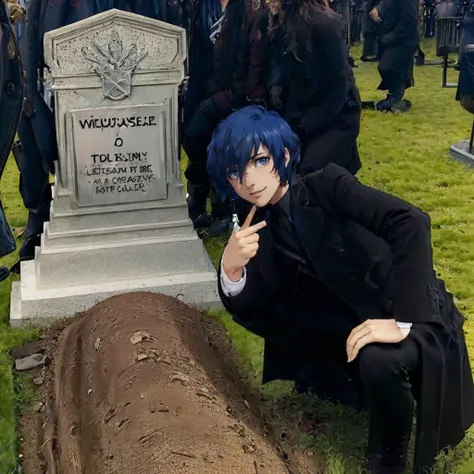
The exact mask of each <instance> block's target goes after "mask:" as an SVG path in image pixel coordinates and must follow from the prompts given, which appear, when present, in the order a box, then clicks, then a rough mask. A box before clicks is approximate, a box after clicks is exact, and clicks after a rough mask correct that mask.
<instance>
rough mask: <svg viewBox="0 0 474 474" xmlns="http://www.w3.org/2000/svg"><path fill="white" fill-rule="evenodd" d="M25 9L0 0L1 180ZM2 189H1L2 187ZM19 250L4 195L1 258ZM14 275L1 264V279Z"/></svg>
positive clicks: (13, 117)
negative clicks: (17, 33)
mask: <svg viewBox="0 0 474 474" xmlns="http://www.w3.org/2000/svg"><path fill="white" fill-rule="evenodd" d="M23 15H24V10H23V8H22V7H21V5H20V4H19V3H18V2H17V1H16V0H11V1H10V0H9V1H8V2H0V111H1V120H0V181H1V179H2V174H3V171H4V169H5V165H6V162H7V159H8V156H9V154H10V150H11V146H12V143H13V139H14V137H15V133H16V128H17V125H18V119H19V117H20V111H21V104H22V100H23V77H22V70H21V61H20V51H19V48H18V44H17V41H16V38H15V35H14V32H13V28H12V22H13V23H14V24H15V23H19V22H20V21H21V20H22V18H23ZM0 189H1V188H0ZM15 249H16V243H15V239H14V238H13V235H12V232H11V230H10V227H9V226H8V223H7V220H6V217H5V214H4V212H3V206H2V201H1V196H0V258H1V257H3V256H5V255H8V254H9V253H11V252H13V251H14V250H15ZM9 274H10V270H9V269H8V268H6V267H0V282H1V281H3V280H5V279H6V278H7V277H8V275H9Z"/></svg>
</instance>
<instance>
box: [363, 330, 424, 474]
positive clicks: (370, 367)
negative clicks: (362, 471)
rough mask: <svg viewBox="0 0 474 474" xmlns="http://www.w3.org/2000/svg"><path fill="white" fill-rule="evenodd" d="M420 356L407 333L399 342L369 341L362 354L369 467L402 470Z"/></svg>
mask: <svg viewBox="0 0 474 474" xmlns="http://www.w3.org/2000/svg"><path fill="white" fill-rule="evenodd" d="M420 365H421V357H420V353H419V348H418V346H417V343H416V341H415V340H414V339H413V338H411V337H410V336H408V337H407V338H406V339H405V340H404V341H403V342H401V343H400V344H370V345H368V346H366V347H365V348H364V349H362V351H361V353H360V356H359V373H360V377H361V381H362V385H363V389H364V393H365V398H366V402H367V407H368V410H369V423H370V424H369V443H368V447H367V469H368V471H369V472H370V473H373V474H399V473H401V472H403V469H404V467H405V463H406V457H407V450H408V443H409V440H410V435H411V429H412V424H413V411H414V398H413V395H412V382H413V381H414V380H417V378H418V377H419V370H420Z"/></svg>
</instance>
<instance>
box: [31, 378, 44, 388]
mask: <svg viewBox="0 0 474 474" xmlns="http://www.w3.org/2000/svg"><path fill="white" fill-rule="evenodd" d="M33 383H34V384H35V385H36V386H37V387H39V386H40V385H43V384H44V377H36V378H35V379H33Z"/></svg>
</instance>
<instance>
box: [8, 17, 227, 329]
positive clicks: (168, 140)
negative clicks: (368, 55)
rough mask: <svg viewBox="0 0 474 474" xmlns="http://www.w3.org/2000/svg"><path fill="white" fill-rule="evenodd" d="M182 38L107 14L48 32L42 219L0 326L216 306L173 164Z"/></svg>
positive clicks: (149, 23)
mask: <svg viewBox="0 0 474 474" xmlns="http://www.w3.org/2000/svg"><path fill="white" fill-rule="evenodd" d="M185 51H186V47H185V31H184V30H183V29H181V28H178V27H175V26H172V25H169V24H166V23H163V22H160V21H157V20H152V19H148V18H145V17H142V16H138V15H134V14H132V13H127V12H123V11H119V10H109V11H107V12H105V13H102V14H100V15H96V16H94V17H91V18H89V19H87V20H84V21H81V22H78V23H75V24H73V25H70V26H67V27H65V28H60V29H58V30H54V31H52V32H49V33H47V34H46V36H45V58H46V63H47V64H48V66H49V68H50V70H51V78H52V81H53V86H52V89H53V95H54V103H55V116H56V130H57V137H58V148H59V157H60V158H59V163H58V166H57V174H56V176H55V184H54V201H53V205H52V208H51V213H50V221H49V223H47V224H46V225H45V231H44V234H43V236H42V241H41V247H38V248H37V252H36V256H35V260H34V261H29V262H22V268H21V275H22V276H21V282H17V283H14V285H13V290H12V301H11V303H12V304H11V324H12V325H20V324H23V323H25V322H34V323H43V322H45V320H46V322H47V320H51V319H52V318H58V317H64V316H71V315H74V314H75V313H76V312H78V311H83V310H86V309H88V308H90V307H91V306H93V305H94V304H95V303H96V302H98V301H100V300H102V299H105V298H107V297H109V296H111V295H113V294H117V293H123V292H128V291H140V290H142V291H143V290H145V291H155V292H161V293H165V294H168V295H172V296H175V297H178V298H180V299H181V300H183V301H185V302H187V303H189V304H191V305H194V306H197V307H200V308H210V307H214V306H217V305H219V303H218V301H219V298H218V295H217V292H216V272H215V270H214V268H213V266H212V263H211V261H210V259H209V256H208V255H207V253H206V251H205V249H204V246H203V244H202V241H201V240H200V239H199V238H198V237H197V235H196V233H195V232H194V229H193V227H192V223H191V221H190V220H189V218H188V214H187V205H186V201H185V197H184V188H183V183H182V181H181V175H180V166H179V161H178V157H179V153H178V152H179V143H178V87H179V84H180V83H181V81H182V79H183V77H184V60H185V56H186V52H185Z"/></svg>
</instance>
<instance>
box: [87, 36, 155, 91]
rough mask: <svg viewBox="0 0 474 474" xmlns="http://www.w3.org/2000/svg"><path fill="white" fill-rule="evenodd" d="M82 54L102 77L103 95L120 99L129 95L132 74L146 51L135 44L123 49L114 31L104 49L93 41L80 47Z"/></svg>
mask: <svg viewBox="0 0 474 474" xmlns="http://www.w3.org/2000/svg"><path fill="white" fill-rule="evenodd" d="M82 54H84V56H85V57H86V58H87V59H88V60H89V61H91V62H93V63H94V70H95V71H96V72H97V74H99V75H100V76H101V77H102V87H103V93H104V97H108V98H109V99H112V100H121V99H124V98H125V97H128V96H129V95H130V91H131V83H132V74H133V72H134V71H135V69H136V67H137V66H138V64H139V63H140V61H142V60H143V58H145V56H146V55H147V54H148V52H147V51H145V50H144V49H138V48H137V45H136V44H132V46H131V47H130V48H129V49H124V46H123V42H122V40H121V39H120V37H119V35H118V33H117V32H116V31H114V32H113V33H112V40H111V42H110V43H109V44H108V45H107V48H106V49H104V48H102V47H101V46H99V45H98V44H97V43H96V42H94V43H92V44H91V45H90V46H85V47H84V48H82Z"/></svg>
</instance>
